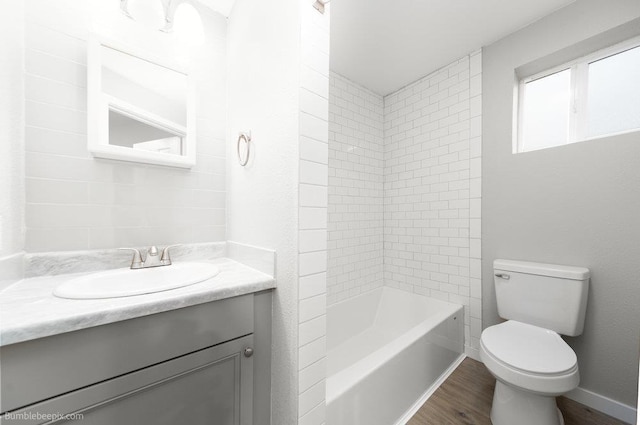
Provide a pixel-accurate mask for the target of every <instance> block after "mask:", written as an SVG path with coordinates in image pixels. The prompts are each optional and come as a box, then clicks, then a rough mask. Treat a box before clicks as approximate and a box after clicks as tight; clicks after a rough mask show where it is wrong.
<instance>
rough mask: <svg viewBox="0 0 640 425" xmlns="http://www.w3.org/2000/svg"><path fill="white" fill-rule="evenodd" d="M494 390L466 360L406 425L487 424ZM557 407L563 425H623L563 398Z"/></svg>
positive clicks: (484, 373)
mask: <svg viewBox="0 0 640 425" xmlns="http://www.w3.org/2000/svg"><path fill="white" fill-rule="evenodd" d="M494 387H495V379H494V378H493V376H491V374H490V373H489V371H487V369H486V368H485V367H484V365H483V364H482V363H480V362H477V361H475V360H473V359H470V358H466V359H465V360H464V361H463V362H462V364H461V365H460V366H458V368H457V369H456V370H455V371H454V372H453V373H452V374H451V375H450V376H449V377H448V378H447V380H446V381H445V382H444V383H443V384H442V385H441V386H440V388H438V389H437V390H436V392H435V393H434V394H433V395H432V396H431V397H430V398H429V400H427V402H426V403H425V404H423V405H422V407H421V408H420V410H419V411H418V412H417V413H416V414H415V415H414V416H413V418H411V420H410V421H409V422H408V425H491V419H490V418H489V414H490V412H491V401H492V399H493V389H494ZM558 407H559V408H560V410H561V411H562V414H563V416H564V420H565V425H625V424H624V422H620V421H618V420H616V419H614V418H611V417H609V416H607V415H605V414H603V413H600V412H597V411H595V410H593V409H590V408H589V407H587V406H584V405H582V404H580V403H576V402H575V401H573V400H569V399H567V398H564V397H560V398H559V399H558ZM514 425H517V424H514Z"/></svg>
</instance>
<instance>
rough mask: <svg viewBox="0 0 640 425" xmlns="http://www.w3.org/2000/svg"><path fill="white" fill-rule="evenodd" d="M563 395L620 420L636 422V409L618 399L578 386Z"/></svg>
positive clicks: (630, 422) (629, 422)
mask: <svg viewBox="0 0 640 425" xmlns="http://www.w3.org/2000/svg"><path fill="white" fill-rule="evenodd" d="M565 397H567V398H570V399H571V400H573V401H577V402H578V403H582V404H584V405H585V406H589V407H591V408H592V409H595V410H598V411H600V412H602V413H604V414H607V415H609V416H611V417H614V418H616V419H618V420H620V421H622V422H625V423H628V424H635V423H636V415H637V411H636V409H635V408H633V407H632V406H627V405H626V404H622V403H620V402H619V401H615V400H612V399H610V398H609V397H605V396H603V395H600V394H596V393H594V392H593V391H589V390H585V389H584V388H580V387H578V388H576V389H575V390H573V391H571V392H570V393H567V394H565Z"/></svg>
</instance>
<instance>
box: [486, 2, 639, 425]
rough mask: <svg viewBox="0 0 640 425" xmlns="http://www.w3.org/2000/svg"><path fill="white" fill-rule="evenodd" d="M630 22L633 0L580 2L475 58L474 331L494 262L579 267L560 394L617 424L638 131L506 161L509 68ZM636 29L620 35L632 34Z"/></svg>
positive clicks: (630, 299)
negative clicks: (477, 274) (571, 371)
mask: <svg viewBox="0 0 640 425" xmlns="http://www.w3.org/2000/svg"><path fill="white" fill-rule="evenodd" d="M638 16H640V3H638V2H637V1H636V0H614V1H607V2H602V1H599V0H584V1H580V2H576V3H573V4H572V5H570V6H568V7H566V8H564V9H561V10H559V11H557V12H555V13H553V14H551V15H549V16H547V17H545V18H543V19H541V20H539V21H537V22H536V23H534V24H532V25H530V26H528V27H526V28H524V29H522V30H520V31H518V32H516V33H514V34H512V35H510V36H508V37H505V38H504V39H502V40H499V41H497V42H496V43H494V44H492V45H490V46H488V47H487V48H486V49H484V51H483V57H484V61H483V105H484V114H483V128H484V134H483V139H484V144H483V152H482V159H483V188H482V190H483V197H482V202H483V205H482V219H483V228H482V244H483V247H482V249H483V262H484V264H483V279H482V284H483V303H484V306H483V308H484V314H483V317H484V323H483V326H485V327H486V326H490V325H493V324H495V323H497V322H498V321H499V318H498V315H497V310H496V304H495V292H494V286H493V274H492V262H493V260H495V259H496V258H507V259H521V260H529V261H537V262H546V263H555V264H568V265H576V266H584V267H588V268H589V269H590V270H591V276H592V277H591V283H590V289H589V300H588V306H587V315H586V320H585V328H584V333H583V335H582V336H580V337H577V338H566V340H567V341H568V343H569V344H570V345H571V346H572V347H573V349H574V350H575V352H576V354H577V356H578V363H579V367H580V377H581V383H580V387H581V388H582V389H583V390H578V391H576V392H574V393H572V394H571V397H573V398H576V399H578V400H579V401H582V402H583V403H587V404H590V405H593V406H597V404H596V403H604V404H601V405H600V406H599V409H600V410H603V409H609V408H611V409H613V411H611V410H605V412H607V413H610V414H614V413H615V412H616V411H617V412H618V413H620V412H622V413H623V414H625V412H626V414H627V418H629V417H631V419H628V421H629V422H631V421H633V417H635V415H634V414H632V413H631V412H630V410H629V409H630V408H629V407H626V408H625V406H621V405H617V404H616V402H620V403H623V404H624V405H627V406H634V405H635V403H636V399H637V397H636V395H637V382H636V379H637V377H638V373H637V368H638V347H639V337H640V334H639V327H638V324H639V323H640V309H638V300H640V285H638V273H639V271H640V269H639V267H638V259H639V258H640V244H639V243H638V236H639V235H640V224H639V222H638V217H640V197H639V196H638V182H640V167H638V159H639V158H640V134H639V133H633V134H628V135H626V136H619V137H609V138H604V139H600V140H593V141H589V142H581V143H575V144H570V145H566V146H561V147H555V148H551V149H544V150H539V151H535V152H528V153H523V154H515V155H514V154H512V117H513V115H512V113H513V89H514V69H515V68H517V67H519V66H522V65H524V64H528V63H530V62H532V61H536V60H538V59H540V58H542V57H545V56H547V55H550V54H552V53H555V52H557V51H560V50H562V49H565V48H568V49H567V52H566V53H569V54H570V53H571V52H572V51H575V48H574V47H571V46H574V45H575V44H576V43H580V42H583V41H584V40H587V39H589V38H590V37H593V36H596V35H598V34H600V33H602V32H604V31H607V30H610V29H612V28H614V27H616V26H618V25H621V24H623V23H625V22H628V21H630V20H631V19H633V18H637V17H638ZM639 22H640V21H639V20H637V19H636V20H635V21H634V22H632V23H631V24H630V25H629V26H628V28H627V32H628V33H629V34H631V33H635V34H636V35H637V34H638V33H640V30H639V28H640V24H639ZM589 391H590V392H592V393H590V392H589ZM594 393H595V394H594ZM600 396H604V397H608V398H610V399H613V401H611V400H606V399H603V398H602V397H600Z"/></svg>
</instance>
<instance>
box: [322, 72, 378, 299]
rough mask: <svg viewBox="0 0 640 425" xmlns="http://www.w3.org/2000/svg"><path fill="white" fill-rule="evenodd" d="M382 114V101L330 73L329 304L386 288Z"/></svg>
mask: <svg viewBox="0 0 640 425" xmlns="http://www.w3.org/2000/svg"><path fill="white" fill-rule="evenodd" d="M382 113H383V100H382V96H380V95H377V94H375V93H373V92H371V91H369V90H367V89H365V88H364V87H361V86H359V85H357V84H355V83H353V82H352V81H350V80H348V79H346V78H344V77H342V76H341V75H339V74H337V73H335V72H332V73H331V84H330V87H329V242H328V243H329V270H328V272H327V303H328V304H329V305H331V304H334V303H336V302H338V301H343V300H345V299H347V298H350V297H353V296H356V295H358V294H360V293H362V292H366V291H369V290H371V289H374V288H378V287H380V286H383V285H384V282H383V265H384V260H383V249H382V243H383V240H382V238H383V231H382V225H383V222H382V218H383V217H382V216H383V201H382V195H383V173H384V166H383V164H384V158H383V144H382V142H383V132H382V126H383V116H382Z"/></svg>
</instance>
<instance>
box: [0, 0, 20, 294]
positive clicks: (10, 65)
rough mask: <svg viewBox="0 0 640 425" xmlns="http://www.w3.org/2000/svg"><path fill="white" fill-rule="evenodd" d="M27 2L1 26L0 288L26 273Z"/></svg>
mask: <svg viewBox="0 0 640 425" xmlns="http://www.w3.org/2000/svg"><path fill="white" fill-rule="evenodd" d="M23 13H24V5H23V3H22V2H12V3H9V4H7V5H5V8H4V12H3V14H4V16H6V17H7V19H6V22H5V24H4V25H2V27H0V63H2V66H1V67H0V92H2V93H4V95H3V96H1V97H0V291H1V290H2V289H3V288H4V287H5V286H7V285H10V284H11V283H13V282H14V281H15V280H17V279H20V278H21V275H22V261H21V252H22V251H23V249H24V218H23V217H24V101H23V99H24V20H23V19H22V16H23Z"/></svg>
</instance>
